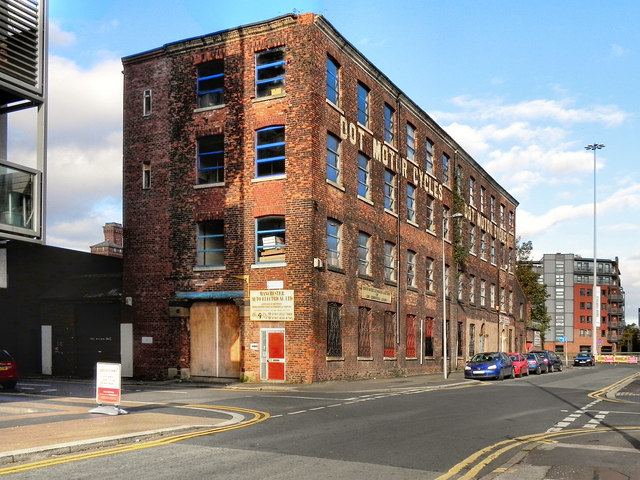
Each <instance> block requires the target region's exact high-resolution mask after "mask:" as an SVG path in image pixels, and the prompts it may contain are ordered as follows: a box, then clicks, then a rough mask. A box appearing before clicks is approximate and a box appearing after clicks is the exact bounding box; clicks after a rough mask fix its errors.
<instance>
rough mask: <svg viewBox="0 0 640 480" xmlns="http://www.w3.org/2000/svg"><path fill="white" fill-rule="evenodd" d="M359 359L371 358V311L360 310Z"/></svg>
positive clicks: (364, 308)
mask: <svg viewBox="0 0 640 480" xmlns="http://www.w3.org/2000/svg"><path fill="white" fill-rule="evenodd" d="M358 357H365V358H371V309H370V308H366V307H360V308H358Z"/></svg>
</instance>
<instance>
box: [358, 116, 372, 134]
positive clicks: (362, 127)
mask: <svg viewBox="0 0 640 480" xmlns="http://www.w3.org/2000/svg"><path fill="white" fill-rule="evenodd" d="M369 118H371V117H369ZM358 128H360V129H362V130H364V131H365V132H367V133H368V134H369V135H371V136H373V131H372V130H371V129H370V128H369V127H367V126H366V125H363V124H361V123H360V122H358Z"/></svg>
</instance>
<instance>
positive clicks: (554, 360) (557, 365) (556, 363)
mask: <svg viewBox="0 0 640 480" xmlns="http://www.w3.org/2000/svg"><path fill="white" fill-rule="evenodd" d="M532 353H537V354H538V355H540V357H542V359H543V360H544V362H545V363H546V364H547V368H548V369H549V372H561V371H562V370H563V368H564V363H563V362H562V359H561V358H560V357H559V356H558V355H556V354H555V353H553V352H551V351H549V350H534V351H533V352H532Z"/></svg>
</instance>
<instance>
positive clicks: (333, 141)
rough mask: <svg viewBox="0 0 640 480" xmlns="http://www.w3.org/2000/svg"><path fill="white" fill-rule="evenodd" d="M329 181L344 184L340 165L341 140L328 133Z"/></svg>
mask: <svg viewBox="0 0 640 480" xmlns="http://www.w3.org/2000/svg"><path fill="white" fill-rule="evenodd" d="M327 180H331V181H332V182H334V183H337V184H341V183H342V174H341V165H340V138H338V137H336V136H335V135H333V134H332V133H327Z"/></svg>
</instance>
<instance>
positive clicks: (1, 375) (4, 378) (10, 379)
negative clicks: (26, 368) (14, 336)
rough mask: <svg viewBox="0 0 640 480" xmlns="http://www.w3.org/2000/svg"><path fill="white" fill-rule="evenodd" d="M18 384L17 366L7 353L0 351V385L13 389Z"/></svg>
mask: <svg viewBox="0 0 640 480" xmlns="http://www.w3.org/2000/svg"><path fill="white" fill-rule="evenodd" d="M16 383H18V365H17V364H16V361H15V360H14V359H13V357H12V356H11V355H9V352H7V351H6V350H0V384H2V386H3V387H4V388H14V387H15V386H16Z"/></svg>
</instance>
